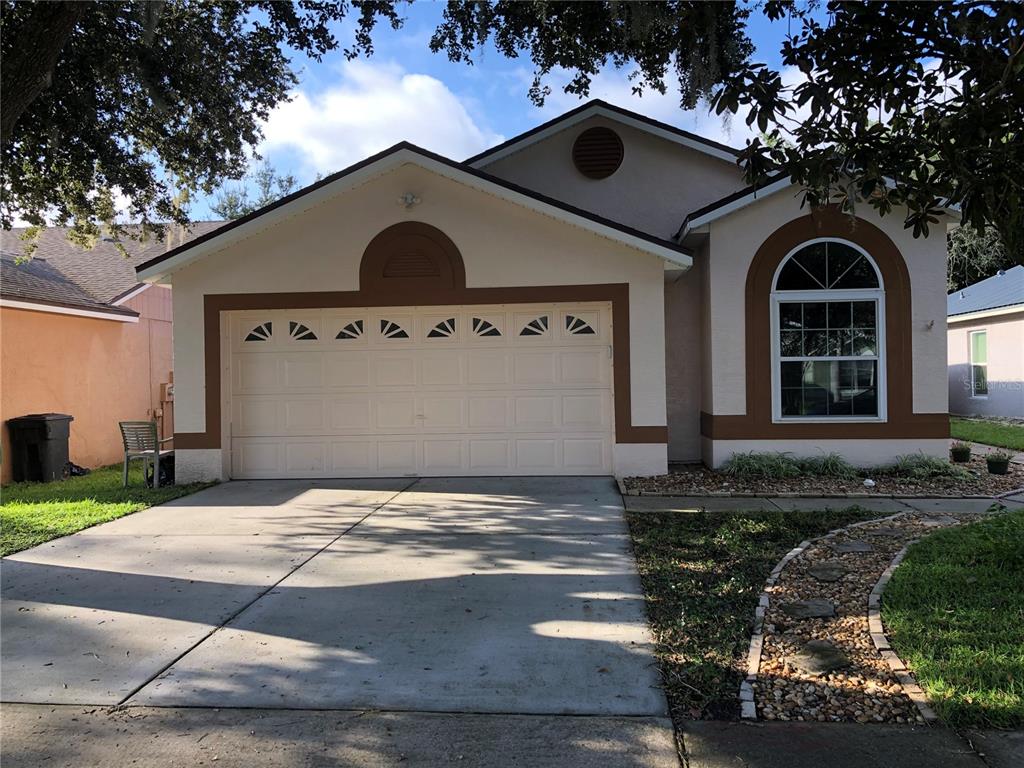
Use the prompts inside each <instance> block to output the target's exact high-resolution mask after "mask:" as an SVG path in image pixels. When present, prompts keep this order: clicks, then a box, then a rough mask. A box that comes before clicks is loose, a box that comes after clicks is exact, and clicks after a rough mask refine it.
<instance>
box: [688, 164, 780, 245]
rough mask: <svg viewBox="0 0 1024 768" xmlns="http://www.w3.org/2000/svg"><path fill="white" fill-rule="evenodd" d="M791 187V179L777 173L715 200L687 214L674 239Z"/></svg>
mask: <svg viewBox="0 0 1024 768" xmlns="http://www.w3.org/2000/svg"><path fill="white" fill-rule="evenodd" d="M791 186H793V180H792V178H790V177H789V176H787V175H786V174H785V173H777V174H775V175H773V176H769V177H768V178H767V179H765V180H764V181H763V182H762V183H761V184H755V185H751V186H749V187H744V188H743V189H739V190H736V191H735V192H733V193H731V194H728V195H726V196H725V197H723V198H722V199H720V200H715V201H714V202H713V203H708V204H707V205H705V206H703V207H701V208H698V209H697V210H695V211H691V212H690V213H688V214H687V215H686V218H685V219H683V224H682V226H680V227H679V232H677V233H676V239H677V240H682V239H683V238H684V237H686V235H687V234H688V233H690V232H691V231H693V230H694V229H697V227H702V226H704V225H705V224H710V223H711V222H712V221H714V220H715V219H720V218H722V217H723V216H728V215H729V214H730V213H732V212H733V211H738V210H739V209H740V208H746V207H747V206H748V205H750V204H751V203H754V202H756V201H759V200H763V199H764V198H766V197H769V196H770V195H774V194H775V193H776V192H781V191H782V190H784V189H789V188H790V187H791Z"/></svg>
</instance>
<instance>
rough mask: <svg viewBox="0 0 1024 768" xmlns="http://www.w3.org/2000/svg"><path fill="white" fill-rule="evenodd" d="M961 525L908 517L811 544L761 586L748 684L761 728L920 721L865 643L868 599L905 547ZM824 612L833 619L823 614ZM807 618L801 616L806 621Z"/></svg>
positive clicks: (942, 518) (953, 519)
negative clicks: (756, 660)
mask: <svg viewBox="0 0 1024 768" xmlns="http://www.w3.org/2000/svg"><path fill="white" fill-rule="evenodd" d="M966 519H967V518H966V517H960V516H950V515H927V514H922V513H907V514H904V515H899V516H897V517H894V518H889V519H886V520H879V521H875V522H871V523H867V524H864V525H860V526H857V527H849V528H847V529H845V530H843V531H840V532H839V533H837V534H835V535H834V536H833V537H832V538H829V539H824V540H819V541H815V542H812V544H811V545H810V546H809V547H807V549H805V550H804V551H803V552H802V553H801V554H799V555H797V556H796V557H795V558H793V559H792V560H791V561H790V562H789V563H788V565H786V567H785V568H784V569H783V570H782V572H781V573H780V574H779V576H778V579H777V581H776V582H775V584H774V585H772V586H770V587H767V588H766V592H767V594H768V595H769V604H768V608H767V610H766V611H765V616H764V627H763V630H762V632H763V645H762V649H761V659H760V666H759V668H758V674H757V679H756V681H754V682H753V683H752V686H751V687H752V688H753V692H754V702H755V706H756V711H757V716H758V717H759V718H761V719H764V720H783V721H818V722H857V723H921V722H924V719H923V717H922V716H921V714H920V713H919V712H918V710H917V707H916V706H915V704H914V703H913V702H912V701H911V700H910V699H909V698H908V697H907V696H906V695H905V694H904V693H903V689H902V687H901V686H900V683H899V681H898V680H897V679H896V677H895V675H894V674H893V672H892V670H891V669H890V667H889V664H888V663H887V662H886V661H885V660H884V659H883V658H882V656H881V654H880V653H879V651H878V650H876V649H875V646H874V644H873V642H872V640H871V634H870V632H869V629H868V596H869V594H870V593H871V590H872V589H873V588H874V586H875V584H876V583H877V582H878V579H879V577H880V576H881V574H882V572H883V571H884V570H885V569H886V568H887V567H888V566H889V564H890V563H891V562H892V560H893V558H894V557H895V556H896V555H897V554H898V553H899V551H900V550H901V549H903V547H904V546H906V545H907V544H908V543H909V542H911V541H913V540H915V539H918V538H920V537H922V536H924V535H926V534H928V533H931V532H933V531H935V530H938V529H939V528H943V527H948V526H950V525H957V524H959V523H960V522H964V521H966ZM829 604H831V607H832V608H833V615H828V614H829V611H828V607H829ZM805 616H806V617H807V618H804V617H805Z"/></svg>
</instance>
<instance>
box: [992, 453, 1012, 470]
mask: <svg viewBox="0 0 1024 768" xmlns="http://www.w3.org/2000/svg"><path fill="white" fill-rule="evenodd" d="M1012 458H1013V454H1011V453H1006V452H1005V451H993V452H992V453H990V454H988V455H987V456H985V463H986V464H988V471H989V473H990V474H993V475H1005V474H1006V473H1007V472H1008V471H1009V469H1010V459H1012Z"/></svg>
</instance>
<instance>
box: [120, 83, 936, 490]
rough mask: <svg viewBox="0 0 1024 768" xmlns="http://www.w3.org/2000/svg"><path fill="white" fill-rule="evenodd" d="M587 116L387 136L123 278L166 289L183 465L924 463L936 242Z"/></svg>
mask: <svg viewBox="0 0 1024 768" xmlns="http://www.w3.org/2000/svg"><path fill="white" fill-rule="evenodd" d="M736 155H737V152H736V150H733V149H731V148H729V147H726V146H723V145H721V144H718V143H716V142H713V141H709V140H707V139H704V138H701V137H699V136H695V135H693V134H691V133H687V132H685V131H681V130H679V129H676V128H673V127H671V126H668V125H665V124H662V123H659V122H657V121H654V120H651V119H649V118H646V117H644V116H642V115H638V114H636V113H633V112H629V111H626V110H623V109H620V108H617V107H613V106H611V105H609V104H606V103H604V102H600V101H594V102H589V103H587V104H585V105H583V106H581V107H580V108H578V109H575V110H573V111H571V112H569V113H567V114H565V115H562V116H561V117H558V118H556V119H554V120H552V121H550V122H548V123H545V124H544V125H541V126H538V127H537V128H535V129H533V130H531V131H528V132H527V133H525V134H523V135H521V136H518V137H515V138H513V139H511V140H509V141H507V142H505V143H503V144H501V145H499V146H497V147H494V148H493V149H491V150H488V151H486V152H484V153H482V154H480V155H477V156H476V157H472V158H469V159H468V160H465V161H463V162H459V161H455V160H451V159H448V158H445V157H441V156H439V155H436V154H434V153H431V152H428V151H425V150H423V149H420V148H418V147H415V146H412V145H410V144H405V143H403V144H399V145H396V146H394V147H392V148H390V149H388V150H385V151H383V152H381V153H379V154H377V155H374V156H373V157H370V158H367V159H366V160H364V161H362V162H360V163H358V164H356V165H354V166H352V167H350V168H348V169H346V170H344V171H341V172H340V173H336V174H333V175H331V176H328V177H327V178H325V179H323V180H321V181H319V182H317V183H316V184H313V185H312V186H310V187H307V188H306V189H303V190H301V191H299V192H296V193H295V194H292V195H289V196H288V197H286V198H284V199H282V200H280V201H279V202H277V203H274V204H273V205H270V206H267V207H266V208H264V209H262V210H260V211H257V212H255V213H254V214H252V215H249V216H246V217H244V218H242V219H239V220H237V221H235V222H232V223H230V224H228V225H225V226H223V227H221V228H220V229H219V230H216V231H214V232H211V233H208V234H206V235H204V236H202V237H198V238H196V239H194V240H193V241H191V242H189V243H187V244H185V245H183V246H181V247H180V248H177V249H174V250H173V251H171V252H169V253H167V254H164V255H162V256H160V257H158V258H155V259H153V260H151V261H150V262H148V263H146V264H143V265H141V266H140V267H139V276H140V278H141V279H143V280H147V281H152V282H160V283H169V284H173V286H174V294H173V295H174V316H175V336H174V344H175V347H174V349H175V386H176V391H175V396H176V404H177V410H176V420H175V425H176V429H177V431H176V433H175V446H176V451H177V473H178V476H179V477H180V478H183V479H194V478H197V477H220V478H226V477H234V478H266V477H331V476H364V475H367V476H370V475H385V476H386V475H466V474H475V475H509V474H580V475H582V474H616V475H628V474H656V473H661V472H665V471H666V468H667V465H668V462H669V461H698V460H703V461H704V462H706V463H707V464H709V465H713V466H718V465H720V464H721V463H722V462H723V461H725V460H726V459H727V458H728V457H729V456H730V455H731V454H732V453H734V452H736V451H749V450H762V451H763V450H780V451H792V452H794V453H797V454H818V453H820V452H827V451H838V452H839V453H841V454H843V455H844V456H846V457H847V458H849V459H850V460H851V461H854V462H857V463H861V464H877V463H882V462H884V461H887V460H890V459H891V458H892V457H894V456H896V455H898V454H905V453H908V452H913V451H925V452H927V453H930V454H934V455H937V456H938V455H945V453H946V439H947V437H948V416H947V413H948V409H947V389H946V386H945V377H944V373H943V372H944V371H945V369H946V344H945V339H944V334H943V321H942V318H943V316H944V300H945V293H946V292H945V261H946V258H945V257H946V241H945V232H944V230H943V228H942V227H939V228H938V229H937V231H935V232H934V233H933V234H932V236H931V237H929V238H921V239H915V238H914V237H912V235H911V233H910V232H909V231H908V230H907V229H905V228H904V226H903V220H904V216H903V215H902V214H900V213H899V212H897V213H894V214H892V215H889V216H886V217H879V216H878V215H877V214H876V213H875V212H874V211H873V210H871V209H869V208H868V207H867V206H865V207H864V208H863V209H862V211H860V212H859V216H858V217H857V218H854V217H851V216H848V215H843V214H841V213H840V212H839V211H837V210H836V209H835V208H827V209H824V210H820V211H815V212H813V213H812V212H809V211H808V210H806V209H802V208H801V204H800V197H801V195H800V191H799V189H798V188H797V187H796V186H794V185H793V184H792V183H791V182H790V181H789V179H785V178H779V179H775V180H774V181H773V183H771V184H768V185H766V186H762V187H761V188H760V189H758V190H754V189H751V188H749V187H746V186H745V184H744V181H743V178H742V173H741V170H740V168H739V167H737V164H736Z"/></svg>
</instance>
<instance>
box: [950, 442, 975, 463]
mask: <svg viewBox="0 0 1024 768" xmlns="http://www.w3.org/2000/svg"><path fill="white" fill-rule="evenodd" d="M949 458H951V459H952V460H953V461H954V462H956V463H957V464H964V463H966V462H968V461H970V460H971V445H970V443H965V442H962V441H960V440H955V441H953V444H952V445H951V446H949Z"/></svg>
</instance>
